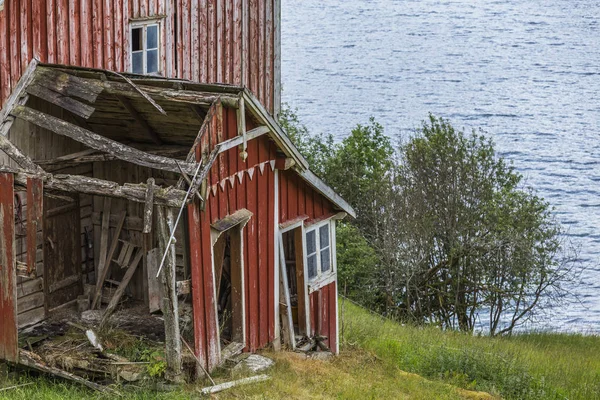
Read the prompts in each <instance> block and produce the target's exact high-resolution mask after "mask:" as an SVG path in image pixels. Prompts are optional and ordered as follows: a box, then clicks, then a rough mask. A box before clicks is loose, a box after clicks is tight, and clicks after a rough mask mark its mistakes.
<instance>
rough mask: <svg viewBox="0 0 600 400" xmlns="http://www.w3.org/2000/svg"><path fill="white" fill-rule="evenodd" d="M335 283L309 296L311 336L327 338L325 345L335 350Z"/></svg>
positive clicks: (336, 337) (336, 338)
mask: <svg viewBox="0 0 600 400" xmlns="http://www.w3.org/2000/svg"><path fill="white" fill-rule="evenodd" d="M337 317H338V313H337V282H332V283H330V284H329V285H327V286H323V287H322V288H321V289H319V290H317V291H314V292H312V293H311V294H310V319H311V321H310V326H311V331H312V334H313V335H315V334H318V335H321V336H325V337H327V340H326V341H325V344H326V345H327V347H329V348H330V349H331V351H332V352H334V353H335V352H336V351H337V350H336V349H337V340H338V336H337V335H338V332H337Z"/></svg>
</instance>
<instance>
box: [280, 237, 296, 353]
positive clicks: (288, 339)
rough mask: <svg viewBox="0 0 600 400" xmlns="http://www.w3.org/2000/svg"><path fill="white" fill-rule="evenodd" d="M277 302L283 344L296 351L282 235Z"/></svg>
mask: <svg viewBox="0 0 600 400" xmlns="http://www.w3.org/2000/svg"><path fill="white" fill-rule="evenodd" d="M278 242H279V302H280V303H281V305H282V306H283V308H281V309H280V310H281V311H282V312H281V313H280V314H283V315H282V320H281V328H282V329H283V342H284V343H285V344H286V345H287V346H288V348H289V349H290V350H295V349H296V336H295V334H294V321H293V319H292V302H291V299H290V289H289V286H288V278H287V268H286V266H285V252H284V249H283V235H281V234H279V240H278Z"/></svg>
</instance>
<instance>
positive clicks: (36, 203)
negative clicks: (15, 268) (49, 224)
mask: <svg viewBox="0 0 600 400" xmlns="http://www.w3.org/2000/svg"><path fill="white" fill-rule="evenodd" d="M43 210H44V191H43V184H42V181H41V179H35V178H27V272H28V273H31V272H33V268H34V267H35V263H36V252H37V248H38V246H37V232H38V230H40V229H43V228H42V221H43V215H44V214H43ZM42 245H43V241H42Z"/></svg>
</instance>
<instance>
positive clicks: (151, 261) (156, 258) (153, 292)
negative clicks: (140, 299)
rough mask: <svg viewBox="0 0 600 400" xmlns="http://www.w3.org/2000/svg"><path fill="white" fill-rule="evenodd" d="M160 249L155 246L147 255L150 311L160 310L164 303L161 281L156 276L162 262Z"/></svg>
mask: <svg viewBox="0 0 600 400" xmlns="http://www.w3.org/2000/svg"><path fill="white" fill-rule="evenodd" d="M158 252H159V249H158V248H154V249H152V250H150V251H149V252H148V253H147V255H146V280H147V281H148V308H149V309H150V312H151V313H153V312H156V311H158V310H160V307H161V306H160V305H161V303H162V295H161V289H160V282H159V281H158V278H157V277H156V274H157V273H158V264H159V263H160V254H159V253H158Z"/></svg>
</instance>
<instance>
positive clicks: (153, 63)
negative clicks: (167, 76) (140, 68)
mask: <svg viewBox="0 0 600 400" xmlns="http://www.w3.org/2000/svg"><path fill="white" fill-rule="evenodd" d="M146 65H147V66H146V72H147V73H149V74H151V73H153V72H158V50H148V52H147V54H146Z"/></svg>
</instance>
